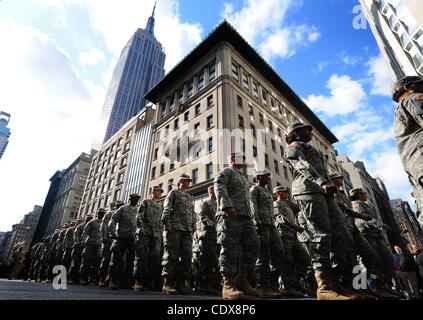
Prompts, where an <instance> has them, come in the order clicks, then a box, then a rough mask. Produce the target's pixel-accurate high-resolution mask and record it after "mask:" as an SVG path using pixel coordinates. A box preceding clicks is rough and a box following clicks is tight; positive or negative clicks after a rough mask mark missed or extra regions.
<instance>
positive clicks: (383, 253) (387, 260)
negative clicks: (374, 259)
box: [377, 238, 394, 287]
mask: <svg viewBox="0 0 423 320" xmlns="http://www.w3.org/2000/svg"><path fill="white" fill-rule="evenodd" d="M377 247H378V251H379V254H380V258H381V260H382V263H383V273H384V275H385V282H386V283H387V284H389V287H391V285H392V284H391V281H392V277H393V276H394V274H393V265H394V258H393V256H392V252H391V250H390V249H389V248H388V246H387V245H386V244H385V241H384V240H383V239H382V238H380V239H378V241H377Z"/></svg>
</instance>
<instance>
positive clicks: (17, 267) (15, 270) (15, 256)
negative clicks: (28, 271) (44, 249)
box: [9, 247, 25, 280]
mask: <svg viewBox="0 0 423 320" xmlns="http://www.w3.org/2000/svg"><path fill="white" fill-rule="evenodd" d="M24 257H25V255H24V252H23V248H22V247H20V248H14V250H13V253H12V255H11V257H10V260H11V263H10V265H11V266H12V270H11V272H10V275H9V280H14V279H16V278H17V277H18V275H19V272H20V271H21V270H22V268H23V266H24Z"/></svg>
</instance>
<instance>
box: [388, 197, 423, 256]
mask: <svg viewBox="0 0 423 320" xmlns="http://www.w3.org/2000/svg"><path fill="white" fill-rule="evenodd" d="M390 203H391V207H392V210H393V212H394V216H395V219H396V221H397V223H398V225H399V227H400V230H401V234H402V235H403V237H404V238H405V239H406V240H407V245H408V246H409V249H411V246H413V245H416V246H420V247H423V233H422V228H421V227H420V225H419V223H418V222H417V219H416V216H415V214H414V212H413V211H412V210H411V208H410V205H409V204H408V202H407V201H403V200H401V199H395V200H391V202H390Z"/></svg>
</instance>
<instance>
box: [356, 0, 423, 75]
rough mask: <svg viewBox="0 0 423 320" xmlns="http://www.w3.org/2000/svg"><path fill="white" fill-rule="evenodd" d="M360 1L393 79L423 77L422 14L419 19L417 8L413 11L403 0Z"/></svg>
mask: <svg viewBox="0 0 423 320" xmlns="http://www.w3.org/2000/svg"><path fill="white" fill-rule="evenodd" d="M360 3H361V5H362V8H363V11H364V13H365V15H366V18H367V21H368V22H369V25H370V27H371V29H372V32H373V35H374V37H375V39H376V42H377V44H378V46H379V48H380V50H381V52H382V55H383V57H384V58H385V60H386V62H387V64H388V65H389V67H390V70H391V73H392V76H393V79H395V80H396V79H400V78H402V77H404V76H405V75H419V76H423V28H422V24H421V23H420V22H418V21H422V19H423V17H420V19H418V20H416V17H415V16H414V15H413V13H415V12H416V11H414V10H410V7H409V6H408V5H407V1H404V0H360ZM419 5H421V3H420V4H419ZM420 12H421V11H420ZM420 14H421V13H420Z"/></svg>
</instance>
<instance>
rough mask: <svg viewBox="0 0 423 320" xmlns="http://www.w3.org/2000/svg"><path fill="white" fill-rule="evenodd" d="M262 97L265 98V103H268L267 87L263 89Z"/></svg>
mask: <svg viewBox="0 0 423 320" xmlns="http://www.w3.org/2000/svg"><path fill="white" fill-rule="evenodd" d="M261 97H262V98H263V103H264V104H267V92H266V90H265V89H261Z"/></svg>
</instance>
